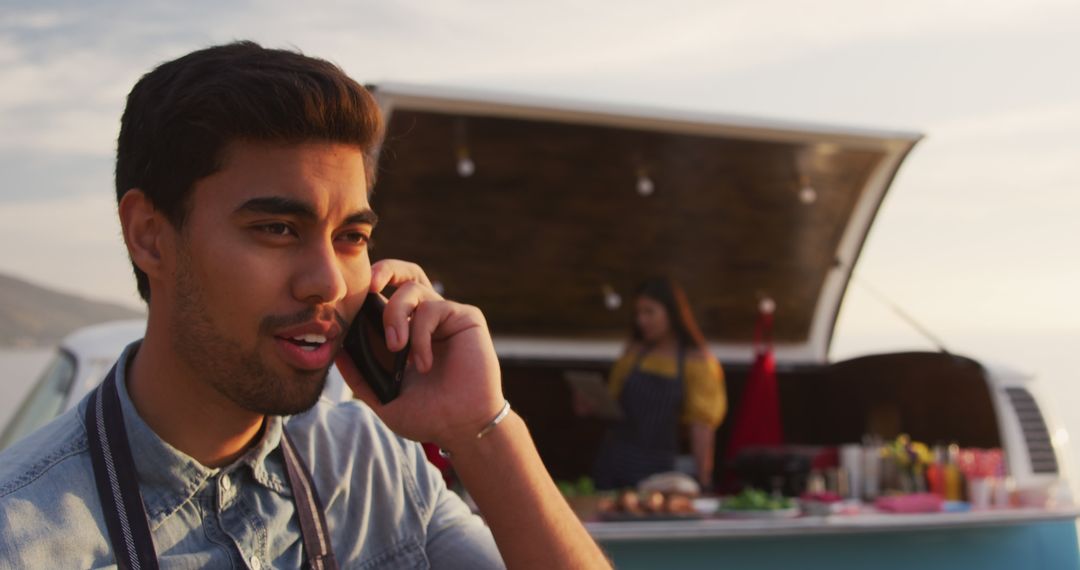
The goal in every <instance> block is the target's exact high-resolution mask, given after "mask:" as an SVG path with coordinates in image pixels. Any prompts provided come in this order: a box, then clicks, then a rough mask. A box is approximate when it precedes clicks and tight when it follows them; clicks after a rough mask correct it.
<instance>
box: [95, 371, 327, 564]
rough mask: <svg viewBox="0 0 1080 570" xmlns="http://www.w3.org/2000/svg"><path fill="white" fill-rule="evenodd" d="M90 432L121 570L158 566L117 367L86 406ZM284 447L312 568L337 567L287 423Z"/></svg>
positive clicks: (103, 506)
mask: <svg viewBox="0 0 1080 570" xmlns="http://www.w3.org/2000/svg"><path fill="white" fill-rule="evenodd" d="M86 432H87V434H88V438H89V440H90V459H91V462H92V463H93V465H94V481H95V483H96V484H97V491H98V498H99V499H100V500H101V510H102V513H103V514H104V517H105V526H106V527H107V528H108V531H109V540H110V542H111V543H112V548H113V553H114V555H115V557H116V565H117V567H118V568H120V570H156V569H157V568H158V563H157V552H156V551H155V549H154V539H153V535H151V533H150V525H149V523H148V522H147V517H146V509H145V508H144V507H143V502H142V493H140V491H139V480H138V474H137V472H136V470H135V461H134V459H132V455H131V445H130V444H129V443H128V438H127V430H126V429H124V416H123V411H122V410H121V408H120V395H119V393H118V392H117V390H116V366H115V365H114V366H113V368H112V370H110V371H109V374H108V375H107V376H106V377H105V381H104V382H102V383H101V385H100V386H98V388H97V389H96V390H94V392H93V393H91V394H90V399H89V401H88V404H87V407H86ZM281 449H282V454H283V455H284V456H285V469H286V471H287V474H288V477H289V486H290V487H292V490H293V501H294V504H295V505H296V513H297V515H298V516H299V517H300V534H301V536H302V537H303V541H304V553H305V555H306V558H307V565H306V566H307V567H309V568H312V569H313V570H337V567H338V566H337V561H336V560H335V559H334V552H333V550H332V549H331V548H330V533H329V532H327V525H326V517H325V516H324V515H323V509H322V502H320V501H319V495H318V493H317V492H316V491H315V485H314V484H313V483H312V479H311V473H309V472H308V469H307V466H306V465H304V460H303V459H301V458H300V455H299V454H297V453H296V448H295V446H294V445H293V444H292V440H291V439H289V435H288V433H286V432H285V429H284V426H282V430H281Z"/></svg>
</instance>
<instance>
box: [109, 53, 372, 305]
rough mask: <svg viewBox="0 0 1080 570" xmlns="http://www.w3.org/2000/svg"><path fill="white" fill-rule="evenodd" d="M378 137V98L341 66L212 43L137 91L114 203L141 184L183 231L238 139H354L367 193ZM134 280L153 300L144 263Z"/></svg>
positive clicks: (120, 151)
mask: <svg viewBox="0 0 1080 570" xmlns="http://www.w3.org/2000/svg"><path fill="white" fill-rule="evenodd" d="M381 138H382V117H381V115H380V114H379V110H378V106H377V105H376V103H375V99H374V98H373V97H372V96H371V94H370V93H369V92H368V91H367V90H366V89H364V87H363V86H362V85H360V84H359V83H357V82H356V81H355V80H353V79H351V78H349V77H348V76H347V75H345V72H344V71H342V70H341V68H339V67H338V66H336V65H334V64H332V63H330V62H328V61H325V60H322V59H317V58H313V57H308V56H305V55H303V54H301V53H298V52H293V51H286V50H278V49H266V48H263V47H262V46H260V45H258V44H256V43H253V42H236V43H231V44H226V45H220V46H214V47H210V48H207V49H203V50H199V51H196V52H192V53H190V54H188V55H185V56H183V57H181V58H179V59H175V60H173V61H169V62H166V63H163V64H161V65H160V66H158V67H157V68H155V69H154V70H153V71H151V72H150V73H147V74H146V75H144V76H143V77H142V78H141V79H139V82H138V83H136V84H135V87H134V88H132V90H131V93H130V94H129V95H128V99H127V107H126V108H125V110H124V115H123V117H122V118H121V119H120V136H119V138H118V140H117V149H116V199H117V201H118V202H119V200H120V199H121V198H123V196H124V194H126V193H127V192H128V191H129V190H131V189H135V188H137V189H139V190H141V191H142V192H143V193H145V194H146V196H147V198H148V199H149V201H150V203H151V204H153V206H154V208H156V209H157V210H158V211H160V212H162V213H163V214H164V215H165V217H166V218H167V219H168V220H169V222H170V223H171V224H172V225H173V227H175V228H176V229H178V230H179V229H180V228H182V227H183V225H184V220H185V218H186V216H187V213H188V209H189V207H190V203H189V202H190V195H191V192H192V190H193V189H194V186H195V183H196V182H197V181H198V180H200V179H202V178H205V177H207V176H210V175H211V174H213V173H215V172H217V171H218V170H220V169H221V168H222V166H223V165H224V161H225V156H224V155H225V152H226V150H227V147H228V145H229V144H230V143H233V142H236V141H252V142H267V143H280V144H299V143H304V142H311V141H320V142H335V143H345V144H351V145H355V146H357V147H358V148H359V149H360V150H361V152H363V154H364V167H365V169H366V174H367V178H368V180H367V182H368V188H369V189H370V188H371V185H372V183H373V181H374V173H375V154H376V150H377V148H378V146H379V144H380V142H381ZM133 265H134V264H133ZM135 279H136V281H137V283H138V287H139V294H140V295H141V296H142V298H143V299H144V300H147V301H149V300H150V285H149V281H148V279H147V277H146V274H145V273H143V272H142V271H141V270H140V269H139V268H138V267H135Z"/></svg>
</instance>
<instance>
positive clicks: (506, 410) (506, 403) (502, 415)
mask: <svg viewBox="0 0 1080 570" xmlns="http://www.w3.org/2000/svg"><path fill="white" fill-rule="evenodd" d="M508 415H510V400H506V399H504V400H503V407H502V409H501V410H499V413H497V414H495V417H494V418H493V419H492V420H491V423H489V424H488V425H486V426H484V429H482V430H480V433H478V434H476V439H480V438H482V437H484V436H485V435H487V434H489V433H491V430H493V429H495V426H497V425H499V422H501V421H503V420H505V419H506V416H508Z"/></svg>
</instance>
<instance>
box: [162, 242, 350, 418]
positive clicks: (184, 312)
mask: <svg viewBox="0 0 1080 570" xmlns="http://www.w3.org/2000/svg"><path fill="white" fill-rule="evenodd" d="M175 306H176V312H175V314H174V315H173V318H172V321H171V323H170V328H171V333H172V334H171V337H172V341H173V347H174V350H175V351H176V353H177V355H178V356H179V357H180V358H181V359H182V360H183V361H184V363H185V364H186V365H187V366H188V368H189V369H190V370H192V371H194V372H195V374H196V375H197V376H198V378H197V381H201V382H204V383H206V384H208V385H209V386H210V387H212V388H213V389H214V390H216V391H217V392H218V393H220V394H221V395H223V396H225V397H226V398H228V399H229V400H230V401H232V402H233V403H235V404H236V405H237V406H239V407H241V408H243V409H245V410H248V411H252V412H256V413H260V414H268V415H292V414H297V413H300V412H303V411H305V410H308V409H310V408H311V407H312V406H314V405H315V403H316V402H317V401H318V399H319V396H320V395H321V394H322V390H323V387H324V386H325V384H326V376H327V372H328V370H329V368H327V369H325V370H321V371H318V372H302V371H295V370H294V371H292V373H291V374H285V375H283V374H280V373H277V372H275V371H274V370H272V369H270V368H269V367H268V366H267V365H266V363H265V362H264V361H263V359H262V358H260V356H259V354H258V353H257V348H256V347H255V346H252V347H250V348H245V347H244V346H243V345H241V343H240V342H238V341H237V340H236V339H232V338H229V337H227V336H226V335H225V334H222V332H221V331H220V329H219V328H218V327H217V326H216V325H215V323H214V319H213V316H212V315H211V314H210V311H209V309H208V308H207V306H206V299H205V294H204V290H203V287H202V285H201V284H200V283H199V281H198V278H197V277H196V275H195V272H194V270H193V266H192V259H191V255H190V252H188V250H187V247H186V244H183V243H182V244H181V245H179V247H177V267H176V304H175ZM313 314H314V310H309V311H305V312H304V314H303V315H292V316H287V317H274V316H271V317H265V318H263V320H262V322H260V323H259V324H258V325H259V326H258V329H257V334H258V337H257V338H258V340H260V341H265V340H267V339H269V338H272V337H271V334H270V332H271V331H272V329H273V326H272V325H271V323H275V322H290V321H299V322H303V321H304V320H307V319H310V318H311V316H310V315H313ZM253 326H254V325H253Z"/></svg>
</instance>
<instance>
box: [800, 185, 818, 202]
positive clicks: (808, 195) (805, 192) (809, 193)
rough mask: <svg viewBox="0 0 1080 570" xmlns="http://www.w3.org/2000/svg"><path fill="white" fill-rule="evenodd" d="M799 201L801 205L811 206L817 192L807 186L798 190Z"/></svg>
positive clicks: (815, 199)
mask: <svg viewBox="0 0 1080 570" xmlns="http://www.w3.org/2000/svg"><path fill="white" fill-rule="evenodd" d="M799 201H800V202H802V203H803V204H813V203H814V202H816V201H817V190H814V187H813V186H811V185H809V184H807V185H805V186H803V187H802V188H800V189H799Z"/></svg>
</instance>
